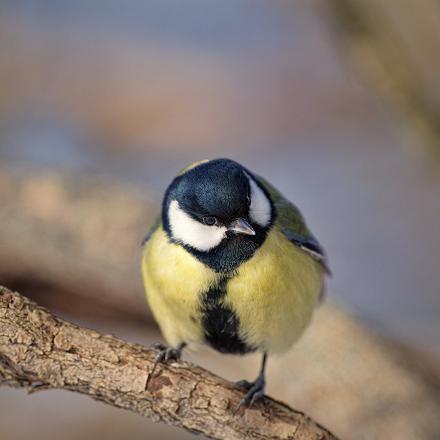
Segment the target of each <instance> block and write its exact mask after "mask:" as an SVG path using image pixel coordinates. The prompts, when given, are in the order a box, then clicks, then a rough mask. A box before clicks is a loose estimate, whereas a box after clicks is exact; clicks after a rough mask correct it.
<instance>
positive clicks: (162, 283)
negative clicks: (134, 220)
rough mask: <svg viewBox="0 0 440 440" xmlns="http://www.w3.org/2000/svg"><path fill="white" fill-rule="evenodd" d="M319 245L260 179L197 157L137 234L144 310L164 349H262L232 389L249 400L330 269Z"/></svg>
mask: <svg viewBox="0 0 440 440" xmlns="http://www.w3.org/2000/svg"><path fill="white" fill-rule="evenodd" d="M329 273H330V271H329V269H328V264H327V258H326V255H325V252H324V250H323V248H322V246H321V245H320V244H319V242H318V241H317V239H316V238H315V237H314V235H313V234H312V233H311V232H310V230H309V229H308V228H307V225H306V223H305V221H304V218H303V216H302V215H301V213H300V211H299V210H298V208H297V207H296V206H295V205H293V204H292V203H291V202H289V201H288V200H287V199H285V198H284V197H283V196H282V195H281V194H280V192H279V191H278V190H276V189H275V188H274V187H273V186H272V185H270V184H269V183H268V182H267V181H266V180H265V179H263V178H262V177H259V176H257V175H256V174H254V173H252V172H251V171H250V170H248V169H247V168H245V167H243V166H242V165H240V164H238V163H237V162H235V161H232V160H229V159H216V160H209V161H201V162H197V163H195V164H192V165H190V166H189V167H187V168H186V169H184V170H183V171H182V172H181V173H180V174H179V175H178V176H177V177H176V178H175V179H174V180H173V181H172V182H171V184H170V185H169V187H168V189H167V190H166V192H165V196H164V199H163V203H162V213H161V215H160V217H159V218H158V219H157V221H156V223H155V225H154V226H153V228H152V229H151V231H150V233H149V234H148V235H147V237H146V238H145V240H144V249H143V258H142V274H143V280H144V285H145V290H146V293H147V299H148V303H149V306H150V308H151V310H152V313H153V315H154V318H155V319H156V321H157V322H158V324H159V327H160V329H161V331H162V333H163V336H164V337H165V340H166V341H167V343H168V344H169V346H160V345H159V346H158V348H159V352H158V354H157V356H156V363H157V362H161V361H166V360H169V359H178V358H180V356H181V352H182V349H183V348H184V347H185V346H186V345H188V344H207V345H209V346H211V347H212V348H214V349H215V350H218V351H220V352H222V353H233V354H240V355H242V354H245V353H250V352H255V351H258V352H261V353H262V354H263V358H262V364H261V369H260V373H259V375H258V377H257V379H256V380H255V381H253V382H248V381H240V382H237V386H239V387H242V388H244V389H245V390H246V391H247V393H246V394H245V397H244V398H243V400H242V401H241V403H240V404H241V405H252V403H253V402H254V401H256V400H257V399H259V398H261V397H262V396H263V394H264V388H265V367H266V360H267V357H268V355H270V354H276V353H283V352H285V351H286V350H288V349H289V348H290V347H291V346H292V344H293V343H294V342H295V341H297V340H298V338H299V337H300V335H301V334H302V333H303V331H304V329H305V328H306V327H307V325H308V324H309V322H310V319H311V316H312V312H313V310H314V308H315V306H316V305H317V303H318V302H319V300H320V298H322V296H323V292H324V278H325V275H326V274H329Z"/></svg>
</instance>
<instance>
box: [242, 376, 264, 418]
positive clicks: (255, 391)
mask: <svg viewBox="0 0 440 440" xmlns="http://www.w3.org/2000/svg"><path fill="white" fill-rule="evenodd" d="M234 388H244V389H245V390H247V393H246V395H245V396H244V397H243V399H241V400H240V403H239V404H238V407H237V410H236V411H238V410H239V409H240V408H241V407H243V406H247V407H248V408H250V407H251V406H252V405H253V404H254V403H255V402H256V401H257V400H259V399H261V398H262V397H263V396H264V390H265V388H266V383H265V380H264V377H258V378H257V380H256V381H255V382H249V381H247V380H240V381H238V382H235V384H234Z"/></svg>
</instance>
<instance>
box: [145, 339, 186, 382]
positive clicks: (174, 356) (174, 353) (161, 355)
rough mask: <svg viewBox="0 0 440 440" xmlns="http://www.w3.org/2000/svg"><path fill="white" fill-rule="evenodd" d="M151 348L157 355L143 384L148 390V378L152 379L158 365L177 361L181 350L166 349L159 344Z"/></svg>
mask: <svg viewBox="0 0 440 440" xmlns="http://www.w3.org/2000/svg"><path fill="white" fill-rule="evenodd" d="M151 348H152V349H154V350H157V351H158V353H157V354H156V356H155V357H154V362H153V367H152V368H151V372H150V374H149V375H148V378H147V383H146V384H145V389H147V388H148V383H149V382H150V378H151V377H153V373H154V372H155V370H156V367H157V365H158V364H160V363H162V362H168V361H170V360H175V361H178V360H179V359H180V358H181V356H182V349H181V348H173V347H167V346H166V345H164V344H161V343H155V344H152V345H151Z"/></svg>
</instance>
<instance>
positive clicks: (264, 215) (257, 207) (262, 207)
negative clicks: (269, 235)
mask: <svg viewBox="0 0 440 440" xmlns="http://www.w3.org/2000/svg"><path fill="white" fill-rule="evenodd" d="M248 179H249V184H250V187H251V206H250V208H249V216H250V218H251V220H252V221H253V222H255V223H257V224H259V225H260V226H263V227H265V226H267V225H268V224H269V223H270V219H271V217H272V207H271V205H270V202H269V200H268V198H267V196H266V194H265V193H264V191H263V190H262V189H261V188H260V187H259V186H258V185H257V184H256V183H255V182H254V179H252V177H250V176H249V175H248Z"/></svg>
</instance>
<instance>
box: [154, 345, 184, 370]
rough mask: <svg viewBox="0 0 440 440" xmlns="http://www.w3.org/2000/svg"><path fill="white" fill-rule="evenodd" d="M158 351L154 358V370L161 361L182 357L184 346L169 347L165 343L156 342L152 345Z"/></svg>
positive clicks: (176, 359)
mask: <svg viewBox="0 0 440 440" xmlns="http://www.w3.org/2000/svg"><path fill="white" fill-rule="evenodd" d="M151 348H153V349H154V350H157V351H158V353H157V354H156V357H155V358H154V364H153V370H154V367H156V365H157V364H159V363H160V362H168V361H170V360H175V361H178V360H179V359H180V358H181V357H182V348H183V347H182V348H180V347H179V348H174V347H167V346H166V345H164V344H161V343H156V344H153V345H152V346H151Z"/></svg>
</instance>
